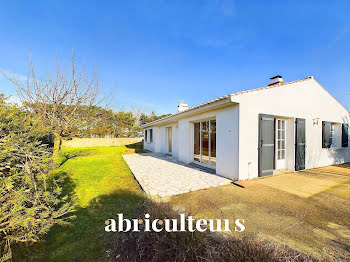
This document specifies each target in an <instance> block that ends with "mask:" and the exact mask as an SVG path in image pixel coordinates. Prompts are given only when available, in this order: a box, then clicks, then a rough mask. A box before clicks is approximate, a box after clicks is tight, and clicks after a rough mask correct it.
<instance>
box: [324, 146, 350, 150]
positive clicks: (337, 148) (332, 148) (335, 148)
mask: <svg viewBox="0 0 350 262" xmlns="http://www.w3.org/2000/svg"><path fill="white" fill-rule="evenodd" d="M346 148H348V147H341V146H339V147H338V146H337V147H330V148H326V149H329V150H340V149H346Z"/></svg>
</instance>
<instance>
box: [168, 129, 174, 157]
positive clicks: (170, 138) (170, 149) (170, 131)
mask: <svg viewBox="0 0 350 262" xmlns="http://www.w3.org/2000/svg"><path fill="white" fill-rule="evenodd" d="M167 137H168V154H171V153H172V152H173V129H172V127H167Z"/></svg>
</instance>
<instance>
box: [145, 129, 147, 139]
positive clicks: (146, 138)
mask: <svg viewBox="0 0 350 262" xmlns="http://www.w3.org/2000/svg"><path fill="white" fill-rule="evenodd" d="M145 142H147V129H146V130H145Z"/></svg>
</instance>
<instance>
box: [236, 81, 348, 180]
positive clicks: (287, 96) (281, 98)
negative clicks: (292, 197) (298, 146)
mask: <svg viewBox="0 0 350 262" xmlns="http://www.w3.org/2000/svg"><path fill="white" fill-rule="evenodd" d="M233 100H234V101H236V102H238V103H239V104H240V110H239V111H240V124H239V133H240V134H241V135H240V137H239V145H240V147H239V159H240V162H239V174H240V175H239V179H250V178H254V177H257V176H258V133H259V132H258V130H259V129H258V128H259V121H258V115H259V113H263V114H270V115H275V116H283V117H289V118H290V119H289V120H288V126H289V127H288V130H287V132H295V131H294V128H295V126H294V119H295V118H304V119H305V120H306V163H305V165H306V168H307V169H308V168H314V167H320V166H326V165H332V164H338V163H343V162H349V161H350V148H341V130H340V128H341V126H340V125H339V126H338V127H337V128H338V130H336V134H337V137H336V139H335V143H337V145H338V146H339V148H337V149H327V148H322V121H329V122H336V123H339V124H341V123H349V112H348V111H347V110H346V109H345V108H344V107H343V106H341V105H340V104H339V103H338V102H337V101H336V100H335V99H334V98H333V97H332V96H331V95H329V93H327V91H325V90H324V89H323V88H322V87H321V86H320V85H319V84H318V82H317V81H315V80H314V79H308V80H304V81H301V82H296V83H293V84H287V85H282V86H279V87H274V88H269V89H265V90H261V91H254V92H248V93H244V94H240V95H238V96H236V97H233ZM316 119H318V124H314V121H316ZM291 124H292V127H291ZM287 137H289V136H288V135H287ZM292 137H293V139H294V137H295V135H294V133H293V136H292ZM288 145H289V146H288ZM291 146H292V148H291ZM287 147H288V148H289V150H288V149H287V154H289V156H290V154H293V160H294V140H293V141H291V140H289V141H288V142H287ZM287 159H288V158H287ZM293 166H294V161H292V160H291V158H289V161H287V168H291V167H293Z"/></svg>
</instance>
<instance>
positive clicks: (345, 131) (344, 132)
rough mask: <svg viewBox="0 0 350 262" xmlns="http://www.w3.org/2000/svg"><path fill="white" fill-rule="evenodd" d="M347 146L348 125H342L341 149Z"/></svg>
mask: <svg viewBox="0 0 350 262" xmlns="http://www.w3.org/2000/svg"><path fill="white" fill-rule="evenodd" d="M348 146H349V124H343V128H342V147H348Z"/></svg>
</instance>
